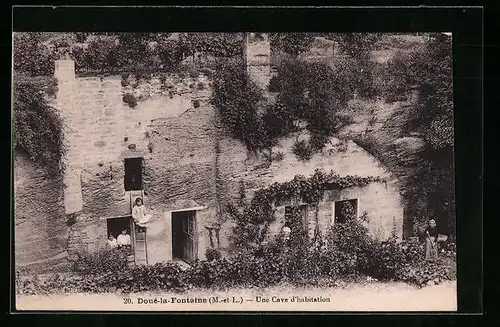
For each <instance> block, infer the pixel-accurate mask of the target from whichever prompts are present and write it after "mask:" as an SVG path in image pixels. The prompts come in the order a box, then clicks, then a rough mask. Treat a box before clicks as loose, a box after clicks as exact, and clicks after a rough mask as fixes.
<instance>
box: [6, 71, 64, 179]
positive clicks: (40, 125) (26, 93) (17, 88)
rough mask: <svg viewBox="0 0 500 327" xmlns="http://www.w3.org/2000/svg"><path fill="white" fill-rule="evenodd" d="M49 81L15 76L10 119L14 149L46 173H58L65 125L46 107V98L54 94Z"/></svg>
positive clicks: (51, 81) (54, 82)
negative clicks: (12, 121)
mask: <svg viewBox="0 0 500 327" xmlns="http://www.w3.org/2000/svg"><path fill="white" fill-rule="evenodd" d="M55 85H57V84H56V81H55V80H54V79H52V78H45V77H30V76H27V75H24V74H21V73H15V74H14V85H13V96H14V101H13V111H14V112H13V116H14V117H13V118H14V126H13V127H14V133H15V134H14V140H13V141H14V144H13V146H14V148H15V149H16V150H20V151H22V152H24V153H26V154H28V155H29V157H30V158H31V160H33V161H34V162H36V163H38V164H39V165H40V166H41V167H44V169H46V170H47V172H48V173H51V174H56V173H59V172H60V169H59V168H60V167H61V168H64V167H62V166H61V158H62V157H63V155H64V153H65V152H66V148H65V146H64V121H63V120H62V117H61V116H60V114H59V112H58V111H57V110H56V109H55V108H53V107H52V106H50V105H49V103H48V101H47V97H48V96H50V95H53V94H52V93H49V92H55V90H56V86H55Z"/></svg>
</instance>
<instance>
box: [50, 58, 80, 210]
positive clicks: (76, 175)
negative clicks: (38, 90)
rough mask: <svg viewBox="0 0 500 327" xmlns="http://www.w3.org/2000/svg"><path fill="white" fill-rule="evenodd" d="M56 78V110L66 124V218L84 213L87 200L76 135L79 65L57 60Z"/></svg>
mask: <svg viewBox="0 0 500 327" xmlns="http://www.w3.org/2000/svg"><path fill="white" fill-rule="evenodd" d="M54 77H55V78H57V82H58V92H57V100H56V108H57V109H58V111H59V113H60V115H61V117H62V119H63V121H64V123H65V133H64V139H65V140H64V141H65V146H66V155H65V156H64V158H63V163H64V165H65V172H64V177H63V183H64V209H65V212H66V214H71V213H75V212H78V211H81V210H82V207H83V197H82V186H81V181H80V173H81V168H82V167H81V165H80V163H81V162H80V161H81V160H80V158H79V156H78V147H76V146H75V145H76V144H77V141H76V140H75V132H76V131H77V130H78V126H76V124H77V123H78V122H77V119H75V118H76V117H78V109H79V108H78V85H77V80H76V75H75V62H74V61H73V60H68V59H65V60H57V61H56V62H55V72H54Z"/></svg>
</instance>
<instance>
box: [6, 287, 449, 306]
mask: <svg viewBox="0 0 500 327" xmlns="http://www.w3.org/2000/svg"><path fill="white" fill-rule="evenodd" d="M172 297H175V298H176V299H172ZM215 297H217V300H218V301H217V302H215V301H214V300H215ZM257 297H260V298H261V302H258V299H257ZM273 297H274V298H273ZM126 298H127V296H122V295H116V294H69V295H52V296H50V297H47V296H20V297H18V298H17V301H16V304H17V309H18V310H76V311H78V310H119V311H126V310H141V311H456V310H457V304H456V302H457V297H456V283H455V282H447V283H444V284H441V285H436V286H431V287H426V288H423V289H417V288H415V287H412V286H409V285H406V284H402V283H369V284H366V285H348V286H346V287H344V288H329V289H319V288H315V289H307V290H301V289H298V288H286V289H284V288H278V287H273V288H269V289H266V290H265V291H262V290H260V291H259V290H256V289H254V290H253V289H241V290H233V291H230V292H212V291H206V290H205V291H193V292H189V294H183V295H179V294H173V293H162V294H133V295H131V296H129V297H128V298H129V299H130V300H126ZM304 298H308V299H309V300H311V299H313V298H316V299H319V300H320V302H298V301H299V300H300V299H304ZM141 299H143V300H146V301H147V300H151V301H154V300H155V299H156V303H150V304H148V303H139V302H140V301H141ZM189 299H191V300H193V299H198V301H206V302H205V303H185V302H186V301H188V300H189ZM225 299H227V301H228V302H224V301H225ZM263 299H268V300H269V302H264V300H263ZM321 299H322V300H321ZM127 301H131V302H132V303H125V302H127ZM165 301H166V303H165ZM242 301H243V303H242ZM277 301H279V302H277ZM321 301H322V302H321ZM183 302H184V303H183Z"/></svg>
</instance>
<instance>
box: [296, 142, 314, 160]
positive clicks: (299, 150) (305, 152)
mask: <svg viewBox="0 0 500 327" xmlns="http://www.w3.org/2000/svg"><path fill="white" fill-rule="evenodd" d="M292 152H293V153H294V154H295V155H296V156H297V157H298V158H299V159H300V160H302V161H307V160H310V159H311V158H312V154H313V153H312V149H311V147H310V146H309V144H308V143H307V141H306V140H295V142H294V143H293V146H292Z"/></svg>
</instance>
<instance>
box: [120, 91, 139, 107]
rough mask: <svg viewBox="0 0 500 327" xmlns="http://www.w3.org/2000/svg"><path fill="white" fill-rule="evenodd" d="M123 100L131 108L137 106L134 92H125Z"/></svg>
mask: <svg viewBox="0 0 500 327" xmlns="http://www.w3.org/2000/svg"><path fill="white" fill-rule="evenodd" d="M123 102H125V103H126V104H128V105H129V107H130V108H134V107H135V106H137V99H136V97H135V95H133V94H132V93H125V95H124V96H123Z"/></svg>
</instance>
